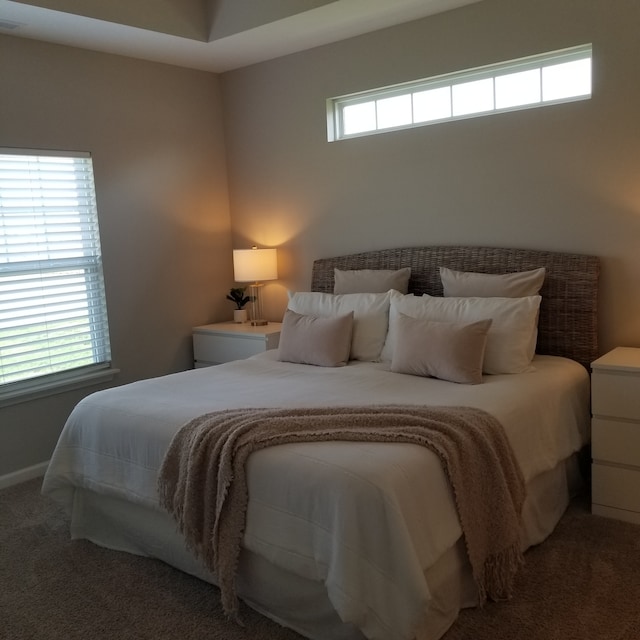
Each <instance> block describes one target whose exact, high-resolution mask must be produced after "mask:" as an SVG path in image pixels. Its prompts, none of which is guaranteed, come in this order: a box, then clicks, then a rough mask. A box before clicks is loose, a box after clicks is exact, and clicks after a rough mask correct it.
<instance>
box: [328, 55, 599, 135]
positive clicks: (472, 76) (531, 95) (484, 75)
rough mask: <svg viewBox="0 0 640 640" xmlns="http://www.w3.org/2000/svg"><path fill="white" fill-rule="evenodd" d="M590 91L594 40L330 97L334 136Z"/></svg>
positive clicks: (550, 100)
mask: <svg viewBox="0 0 640 640" xmlns="http://www.w3.org/2000/svg"><path fill="white" fill-rule="evenodd" d="M590 97H591V45H590V44H589V45H581V46H579V47H573V48H571V49H564V50H562V51H553V52H550V53H544V54H540V55H537V56H532V57H529V58H521V59H519V60H511V61H509V62H502V63H500V64H494V65H489V66H486V67H479V68H477V69H469V70H467V71H460V72H457V73H449V74H447V75H443V76H438V77H435V78H428V79H425V80H417V81H415V82H409V83H405V84H401V85H395V86H392V87H384V88H382V89H374V90H372V91H365V92H363V93H357V94H352V95H348V96H341V97H339V98H331V99H329V100H328V101H327V128H328V138H329V141H330V142H332V141H335V140H342V139H344V138H353V137H357V136H362V135H370V134H373V133H380V132H383V131H391V130H396V129H406V128H409V127H416V126H422V125H426V124H433V123H436V122H443V121H447V120H456V119H460V118H470V117H475V116H480V115H486V114H489V113H495V112H499V111H513V110H515V109H529V108H532V107H539V106H543V105H548V104H557V103H558V102H568V101H573V100H585V99H587V98H590Z"/></svg>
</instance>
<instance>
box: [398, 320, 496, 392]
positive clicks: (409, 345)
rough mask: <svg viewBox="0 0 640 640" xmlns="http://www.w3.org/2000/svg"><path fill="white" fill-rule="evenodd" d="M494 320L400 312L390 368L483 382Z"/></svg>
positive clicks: (470, 382) (449, 379)
mask: <svg viewBox="0 0 640 640" xmlns="http://www.w3.org/2000/svg"><path fill="white" fill-rule="evenodd" d="M490 326H491V320H479V321H478V322H471V323H469V324H462V323H460V322H433V321H432V320H420V319H418V318H412V317H410V316H406V315H405V314H404V313H400V314H398V336H397V340H396V346H395V349H394V351H393V359H392V360H391V371H394V372H395V373H409V374H411V375H414V376H428V377H432V378H439V379H440V380H448V381H450V382H459V383H460V384H480V383H481V382H482V363H483V360H484V350H485V347H486V344H487V333H488V332H489V327H490Z"/></svg>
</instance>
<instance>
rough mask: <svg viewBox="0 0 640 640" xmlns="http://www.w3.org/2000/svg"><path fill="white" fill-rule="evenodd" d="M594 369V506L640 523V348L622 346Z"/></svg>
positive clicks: (595, 509)
mask: <svg viewBox="0 0 640 640" xmlns="http://www.w3.org/2000/svg"><path fill="white" fill-rule="evenodd" d="M591 369H592V372H593V373H592V376H591V404H592V409H591V411H592V414H593V419H592V421H591V457H592V459H593V464H592V467H591V472H592V473H591V503H592V509H591V510H592V512H593V513H594V514H596V515H600V516H607V517H609V518H617V519H618V520H627V521H628V522H636V523H640V349H634V348H631V347H618V348H616V349H614V350H613V351H610V352H609V353H607V354H605V355H604V356H602V357H601V358H598V359H597V360H596V361H595V362H593V363H592V364H591Z"/></svg>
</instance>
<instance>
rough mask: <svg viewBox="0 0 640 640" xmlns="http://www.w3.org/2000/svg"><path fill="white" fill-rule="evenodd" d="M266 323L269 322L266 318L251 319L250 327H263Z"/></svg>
mask: <svg viewBox="0 0 640 640" xmlns="http://www.w3.org/2000/svg"><path fill="white" fill-rule="evenodd" d="M267 324H269V322H268V321H267V320H252V321H251V326H252V327H264V326H265V325H267Z"/></svg>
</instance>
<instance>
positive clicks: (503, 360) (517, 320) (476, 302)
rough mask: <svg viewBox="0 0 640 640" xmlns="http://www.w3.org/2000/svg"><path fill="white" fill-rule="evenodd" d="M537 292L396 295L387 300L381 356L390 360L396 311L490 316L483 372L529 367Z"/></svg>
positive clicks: (443, 318)
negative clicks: (516, 294) (485, 295)
mask: <svg viewBox="0 0 640 640" xmlns="http://www.w3.org/2000/svg"><path fill="white" fill-rule="evenodd" d="M540 300H541V297H540V296H525V297H523V298H440V297H433V296H428V295H424V296H420V297H418V296H411V295H407V296H397V297H394V298H393V299H392V301H391V308H390V311H389V333H388V335H387V340H386V342H385V345H384V349H383V351H382V355H381V359H382V360H383V361H385V362H391V360H392V359H393V351H394V347H395V342H396V340H397V335H398V331H399V328H398V314H399V313H404V314H405V315H407V316H411V317H412V318H423V319H426V320H433V321H435V322H461V323H469V322H477V321H479V320H489V319H490V320H492V323H491V327H490V328H489V333H488V335H487V346H486V349H485V352H484V364H483V371H484V373H523V372H525V371H531V370H532V367H531V360H532V359H533V356H534V354H535V350H536V341H537V338H538V330H537V320H538V310H539V308H540Z"/></svg>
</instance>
